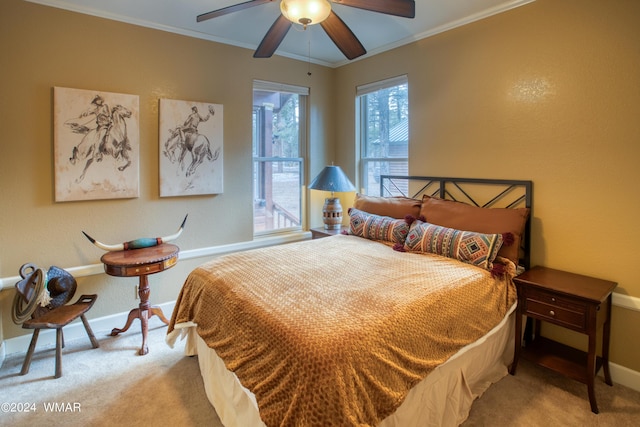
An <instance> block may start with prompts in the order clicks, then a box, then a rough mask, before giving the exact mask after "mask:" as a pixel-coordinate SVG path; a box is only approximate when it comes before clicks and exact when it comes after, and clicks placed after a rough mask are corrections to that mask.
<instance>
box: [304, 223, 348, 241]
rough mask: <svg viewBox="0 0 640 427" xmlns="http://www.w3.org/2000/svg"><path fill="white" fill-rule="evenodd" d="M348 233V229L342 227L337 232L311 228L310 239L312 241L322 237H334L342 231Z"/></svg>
mask: <svg viewBox="0 0 640 427" xmlns="http://www.w3.org/2000/svg"><path fill="white" fill-rule="evenodd" d="M343 230H344V231H348V230H349V227H347V226H345V225H343V226H342V227H341V228H338V229H337V230H327V229H326V228H324V227H317V228H312V229H311V230H309V231H311V238H312V239H321V238H323V237H329V236H335V235H336V234H342V231H343Z"/></svg>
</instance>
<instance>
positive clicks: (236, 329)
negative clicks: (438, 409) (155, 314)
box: [168, 235, 516, 427]
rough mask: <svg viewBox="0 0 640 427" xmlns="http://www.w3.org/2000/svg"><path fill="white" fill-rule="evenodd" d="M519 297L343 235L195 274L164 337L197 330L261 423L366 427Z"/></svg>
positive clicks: (462, 272) (473, 272)
mask: <svg viewBox="0 0 640 427" xmlns="http://www.w3.org/2000/svg"><path fill="white" fill-rule="evenodd" d="M515 300H516V292H515V288H514V286H513V283H512V281H511V277H506V278H503V279H494V278H492V277H491V274H490V273H489V272H488V271H485V270H482V269H480V268H478V267H475V266H471V265H467V264H463V263H461V262H459V261H456V260H452V259H448V258H443V257H440V256H435V255H424V254H412V253H402V252H396V251H394V250H393V249H392V248H391V247H389V246H385V245H383V244H381V243H377V242H373V241H370V240H366V239H363V238H360V237H355V236H345V235H338V236H333V237H330V238H324V239H317V240H310V241H305V242H300V243H291V244H286V245H281V246H275V247H269V248H262V249H256V250H251V251H246V252H241V253H235V254H231V255H226V256H222V257H219V258H217V259H214V260H213V261H211V262H208V263H206V264H204V265H202V266H200V267H198V268H196V269H195V270H194V271H193V272H192V273H191V274H190V275H189V277H188V278H187V280H186V282H185V284H184V286H183V288H182V290H181V292H180V295H179V297H178V300H177V303H176V307H175V309H174V312H173V315H172V318H171V322H170V324H169V329H168V334H171V333H172V331H173V330H174V328H175V326H176V325H177V324H180V323H183V322H194V323H195V324H197V332H198V334H199V335H200V336H201V337H202V338H203V339H204V340H205V341H206V342H207V344H208V345H209V347H211V348H213V349H214V350H215V351H216V353H217V354H218V356H220V358H221V359H222V360H223V361H224V363H225V365H226V367H227V368H228V369H229V370H231V371H233V372H234V373H235V374H236V376H237V377H238V379H239V380H240V382H241V383H242V385H243V386H245V387H246V388H248V389H249V390H250V391H251V392H253V393H254V395H255V397H256V400H257V402H258V406H259V408H260V416H261V417H262V419H263V421H264V422H265V424H266V425H267V426H322V427H326V426H365V425H370V426H373V425H377V424H379V423H380V422H381V421H382V420H383V419H384V418H385V417H386V416H388V415H389V414H391V413H392V412H393V411H395V409H396V408H397V407H398V406H399V405H400V404H401V403H402V401H403V399H404V397H405V395H406V394H407V392H408V391H409V389H411V388H412V387H413V386H414V385H415V384H417V383H418V382H419V381H420V380H421V379H422V378H424V377H425V376H426V375H427V374H428V373H429V372H430V371H432V370H433V369H434V368H435V367H436V366H437V365H439V364H441V363H443V362H445V361H446V360H447V359H448V358H449V357H450V356H452V355H453V354H454V353H456V352H457V351H458V350H459V349H460V348H462V347H463V346H465V345H467V344H469V343H471V342H473V341H475V340H477V339H478V338H480V337H481V336H483V335H484V334H486V333H487V332H488V331H489V330H491V328H493V327H494V326H495V325H496V324H498V323H499V322H500V320H502V318H503V317H504V316H505V314H506V313H507V311H508V309H509V308H510V307H511V305H512V304H513V303H514V302H515Z"/></svg>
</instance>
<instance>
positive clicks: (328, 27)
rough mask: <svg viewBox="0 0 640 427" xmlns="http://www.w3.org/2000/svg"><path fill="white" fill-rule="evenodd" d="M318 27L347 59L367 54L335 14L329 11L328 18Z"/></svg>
mask: <svg viewBox="0 0 640 427" xmlns="http://www.w3.org/2000/svg"><path fill="white" fill-rule="evenodd" d="M320 25H321V26H322V28H323V29H324V31H325V32H326V33H327V35H328V36H329V38H330V39H331V40H333V42H334V43H335V44H336V46H337V47H338V49H340V51H341V52H342V53H343V54H344V56H346V57H347V58H348V59H355V58H357V57H359V56H362V55H364V54H365V53H367V51H366V49H365V48H364V46H362V43H360V40H358V38H357V37H356V35H355V34H353V31H351V29H350V28H349V27H347V24H345V23H344V21H343V20H342V19H340V17H339V16H338V15H336V14H335V12H333V11H331V13H330V14H329V17H328V18H327V19H325V20H324V21H322V22H321V23H320Z"/></svg>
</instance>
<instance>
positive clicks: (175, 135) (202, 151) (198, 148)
mask: <svg viewBox="0 0 640 427" xmlns="http://www.w3.org/2000/svg"><path fill="white" fill-rule="evenodd" d="M169 133H170V136H169V138H168V139H167V141H166V142H165V144H164V154H165V156H166V157H167V158H168V159H169V161H170V162H171V163H175V162H176V161H177V162H178V164H179V165H180V169H181V170H184V168H185V163H184V158H185V156H186V155H187V152H189V153H191V164H190V165H189V167H188V168H187V171H186V173H185V175H186V176H187V177H189V176H191V175H193V174H194V173H195V171H196V169H197V168H198V166H200V165H201V164H202V162H203V161H204V159H205V158H206V159H207V160H209V161H215V160H217V159H218V157H219V156H220V148H218V149H217V150H216V151H215V153H212V152H211V144H210V143H209V139H208V138H207V137H206V136H205V135H203V134H201V133H198V132H192V131H189V130H186V131H184V132H183V135H184V139H182V138H181V136H180V132H179V128H175V129H170V130H169ZM178 149H180V151H179V154H178V155H176V151H177V150H178Z"/></svg>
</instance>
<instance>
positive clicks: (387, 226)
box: [349, 208, 409, 243]
mask: <svg viewBox="0 0 640 427" xmlns="http://www.w3.org/2000/svg"><path fill="white" fill-rule="evenodd" d="M349 217H350V218H349V234H353V235H355V236H359V237H364V238H365V239H370V240H382V241H385V242H391V243H402V242H404V241H405V239H406V237H407V234H408V233H409V224H407V222H406V221H405V220H404V219H395V218H391V217H388V216H380V215H374V214H370V213H368V212H363V211H361V210H359V209H356V208H350V209H349Z"/></svg>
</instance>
